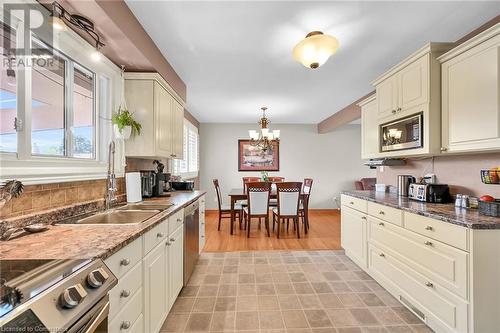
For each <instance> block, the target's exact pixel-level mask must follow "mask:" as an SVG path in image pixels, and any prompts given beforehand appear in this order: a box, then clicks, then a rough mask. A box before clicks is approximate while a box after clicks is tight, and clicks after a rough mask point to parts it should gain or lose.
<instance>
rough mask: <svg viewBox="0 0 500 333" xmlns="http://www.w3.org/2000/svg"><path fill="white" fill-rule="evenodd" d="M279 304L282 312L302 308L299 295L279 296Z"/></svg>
mask: <svg viewBox="0 0 500 333" xmlns="http://www.w3.org/2000/svg"><path fill="white" fill-rule="evenodd" d="M278 303H279V305H280V308H281V310H295V309H301V308H302V305H301V304H300V301H299V298H298V297H297V295H278Z"/></svg>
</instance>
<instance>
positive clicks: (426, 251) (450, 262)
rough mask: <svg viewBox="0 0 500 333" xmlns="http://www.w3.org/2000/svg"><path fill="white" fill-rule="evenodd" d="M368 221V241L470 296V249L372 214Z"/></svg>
mask: <svg viewBox="0 0 500 333" xmlns="http://www.w3.org/2000/svg"><path fill="white" fill-rule="evenodd" d="M368 220H369V225H368V228H369V231H368V234H369V241H370V242H376V243H378V244H381V245H383V246H385V247H386V248H388V249H390V250H392V251H393V255H394V256H395V257H397V258H398V259H399V260H400V261H403V262H405V263H406V264H407V265H408V266H410V267H411V268H412V269H414V270H415V271H417V272H419V273H421V274H423V275H425V276H427V277H429V278H430V279H432V280H433V281H436V282H437V283H439V284H441V285H442V286H443V287H445V288H447V289H448V290H449V291H451V292H453V293H454V294H456V295H458V296H460V297H462V298H464V299H467V298H468V297H467V281H468V278H467V276H468V271H467V267H468V265H467V263H468V258H469V255H468V253H467V252H464V251H462V250H459V249H456V248H454V247H452V246H449V245H446V244H444V243H441V242H439V241H435V240H432V241H431V240H430V239H429V238H427V237H424V236H421V235H419V234H416V233H414V232H412V231H408V230H405V229H403V228H400V227H397V226H393V225H391V224H389V223H385V222H382V221H381V220H378V219H375V218H373V217H368Z"/></svg>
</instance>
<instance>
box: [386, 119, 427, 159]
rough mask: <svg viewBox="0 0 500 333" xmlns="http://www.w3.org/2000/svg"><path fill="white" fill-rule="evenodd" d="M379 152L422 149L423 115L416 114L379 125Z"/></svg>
mask: <svg viewBox="0 0 500 333" xmlns="http://www.w3.org/2000/svg"><path fill="white" fill-rule="evenodd" d="M379 133H380V151H381V152H384V151H395V150H404V149H416V148H422V147H423V144H424V142H423V139H422V135H423V133H424V132H423V114H422V113H417V114H414V115H411V116H409V117H405V118H401V119H398V120H396V121H392V122H390V123H385V124H382V125H380V131H379Z"/></svg>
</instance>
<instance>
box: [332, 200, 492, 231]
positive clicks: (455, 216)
mask: <svg viewBox="0 0 500 333" xmlns="http://www.w3.org/2000/svg"><path fill="white" fill-rule="evenodd" d="M342 194H345V195H350V196H353V197H355V198H359V199H364V200H367V201H372V202H376V203H378V204H381V205H385V206H389V207H394V208H399V209H402V210H404V211H407V212H410V213H415V214H419V215H423V216H427V217H431V218H434V219H437V220H441V221H444V222H448V223H452V224H456V225H460V226H462V227H466V228H470V229H500V218H499V217H491V216H485V215H480V214H479V212H478V210H477V209H465V208H457V207H455V206H454V205H453V204H433V203H427V202H419V201H414V200H410V199H408V198H407V197H400V196H398V195H397V194H394V193H388V192H385V193H384V192H375V191H342Z"/></svg>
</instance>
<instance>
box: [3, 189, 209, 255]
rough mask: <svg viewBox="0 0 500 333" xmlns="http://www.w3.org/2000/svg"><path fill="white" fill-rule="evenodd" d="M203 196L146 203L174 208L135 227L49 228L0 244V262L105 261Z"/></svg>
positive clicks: (192, 193)
mask: <svg viewBox="0 0 500 333" xmlns="http://www.w3.org/2000/svg"><path fill="white" fill-rule="evenodd" d="M203 194H205V192H201V191H185V192H184V191H179V192H174V193H172V195H171V197H164V198H152V199H148V200H147V201H154V202H158V203H174V205H173V206H172V207H170V208H168V209H167V210H165V211H162V212H161V213H159V214H157V215H155V216H154V217H152V218H150V219H149V220H147V221H145V222H143V223H139V224H120V225H116V224H114V225H105V224H97V225H96V224H94V225H78V224H56V225H51V226H49V230H47V231H44V232H41V233H36V234H30V235H26V236H23V237H20V238H16V239H12V240H9V241H3V242H0V260H6V259H94V258H101V259H105V258H108V257H109V256H111V255H112V254H113V253H115V252H117V251H118V250H120V249H121V248H123V247H124V246H126V245H127V244H129V243H131V242H132V241H133V240H135V239H137V238H139V237H140V236H141V235H142V234H144V233H146V232H147V231H148V230H150V229H152V228H153V227H154V226H156V225H157V224H159V223H160V222H162V221H164V220H165V219H166V218H168V217H169V216H170V215H172V214H173V213H175V212H176V211H178V210H179V209H181V208H183V207H185V206H187V205H189V204H191V203H193V202H194V201H196V200H197V199H198V198H199V197H201V196H202V195H203Z"/></svg>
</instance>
